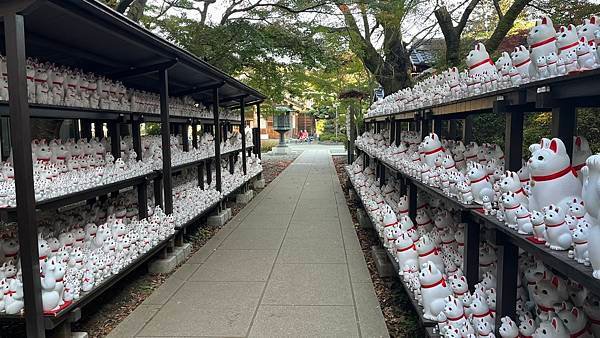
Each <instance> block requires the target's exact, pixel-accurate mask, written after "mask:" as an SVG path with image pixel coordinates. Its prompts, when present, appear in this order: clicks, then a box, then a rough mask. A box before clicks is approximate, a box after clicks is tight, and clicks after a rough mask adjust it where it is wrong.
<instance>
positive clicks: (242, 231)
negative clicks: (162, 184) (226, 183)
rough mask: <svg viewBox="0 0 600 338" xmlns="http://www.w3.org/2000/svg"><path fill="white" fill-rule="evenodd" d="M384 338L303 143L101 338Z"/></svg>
mask: <svg viewBox="0 0 600 338" xmlns="http://www.w3.org/2000/svg"><path fill="white" fill-rule="evenodd" d="M281 336H296V337H300V336H301V337H334V336H335V337H387V336H388V332H387V328H386V326H385V322H384V319H383V316H382V314H381V309H380V307H379V302H378V301H377V298H376V296H375V292H374V291H373V285H372V283H371V277H370V275H369V271H368V270H367V266H366V264H365V261H364V257H363V254H362V251H361V248H360V245H359V242H358V239H357V238H356V233H355V231H354V229H353V227H352V219H351V217H350V213H349V211H348V207H347V206H346V202H345V200H344V195H343V192H342V190H341V187H340V185H339V181H338V178H337V176H336V173H335V169H334V167H333V163H332V161H331V157H330V155H329V151H328V150H327V148H326V147H320V146H315V147H309V148H306V150H305V151H304V152H303V153H302V154H301V155H300V156H299V157H298V158H297V159H296V161H295V162H294V163H293V164H292V165H290V166H289V167H288V168H287V169H286V170H285V171H284V172H283V173H282V174H281V175H280V176H279V177H277V178H276V179H275V180H274V181H273V182H272V183H271V184H269V185H268V186H267V188H266V189H265V190H263V191H262V192H261V193H260V194H259V195H258V196H256V197H255V198H254V199H253V200H252V201H251V202H250V203H249V204H248V205H247V206H246V207H245V208H244V209H243V210H242V211H241V212H240V213H239V214H238V215H236V217H234V218H233V219H232V220H231V221H230V222H229V223H228V224H227V225H226V226H225V227H224V228H223V229H221V230H220V231H219V233H217V234H216V235H215V236H214V237H213V238H212V239H211V240H210V241H209V242H208V243H207V244H206V245H205V246H204V247H202V248H201V249H200V250H199V251H198V252H197V253H196V254H194V255H193V256H192V257H191V258H190V259H189V260H188V262H187V263H186V264H184V265H183V266H182V267H180V268H179V270H177V271H176V272H175V273H174V274H173V275H172V276H171V277H170V278H169V279H167V281H166V282H165V283H164V284H163V285H162V286H161V287H160V288H159V289H157V290H156V291H155V292H154V293H153V294H152V295H151V296H150V297H149V298H148V299H146V300H145V301H144V303H143V304H142V305H140V306H139V307H138V308H137V309H136V310H135V311H134V312H133V313H132V314H130V315H129V317H127V318H126V319H125V321H123V322H122V323H121V324H120V325H119V326H118V327H117V328H116V329H115V330H113V331H112V332H111V334H110V335H109V337H281Z"/></svg>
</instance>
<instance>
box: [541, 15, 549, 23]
mask: <svg viewBox="0 0 600 338" xmlns="http://www.w3.org/2000/svg"><path fill="white" fill-rule="evenodd" d="M547 24H548V18H546V17H545V16H544V17H542V25H547Z"/></svg>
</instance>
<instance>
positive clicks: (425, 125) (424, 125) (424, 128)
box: [421, 119, 431, 140]
mask: <svg viewBox="0 0 600 338" xmlns="http://www.w3.org/2000/svg"><path fill="white" fill-rule="evenodd" d="M430 132H431V120H426V119H423V120H421V139H422V140H424V139H425V137H427V136H428V135H429V133H430Z"/></svg>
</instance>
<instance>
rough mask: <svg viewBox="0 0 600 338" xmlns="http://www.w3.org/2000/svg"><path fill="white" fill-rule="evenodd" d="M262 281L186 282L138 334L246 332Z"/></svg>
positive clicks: (224, 333)
mask: <svg viewBox="0 0 600 338" xmlns="http://www.w3.org/2000/svg"><path fill="white" fill-rule="evenodd" d="M263 287H264V282H187V283H186V284H185V285H184V286H183V287H181V289H179V291H178V292H177V293H176V294H175V295H174V296H173V297H172V298H171V299H170V300H169V302H167V304H165V305H164V306H163V307H162V308H161V309H160V311H159V312H158V313H156V315H155V316H154V318H153V319H152V321H151V322H149V323H148V324H147V325H146V326H145V327H144V328H143V329H142V330H141V331H140V332H139V335H140V336H168V337H181V336H196V335H198V334H201V335H203V336H221V337H223V336H227V337H231V336H245V335H246V333H247V332H248V329H249V327H250V322H251V321H252V317H253V315H254V312H255V309H256V307H257V305H258V301H259V299H260V295H261V293H262V290H263Z"/></svg>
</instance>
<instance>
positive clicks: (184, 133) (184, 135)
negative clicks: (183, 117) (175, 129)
mask: <svg viewBox="0 0 600 338" xmlns="http://www.w3.org/2000/svg"><path fill="white" fill-rule="evenodd" d="M189 130H190V124H189V123H184V124H183V125H182V127H181V143H182V145H183V151H190V139H189Z"/></svg>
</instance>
